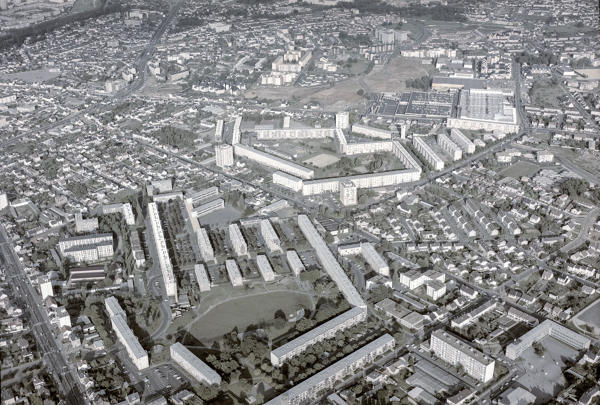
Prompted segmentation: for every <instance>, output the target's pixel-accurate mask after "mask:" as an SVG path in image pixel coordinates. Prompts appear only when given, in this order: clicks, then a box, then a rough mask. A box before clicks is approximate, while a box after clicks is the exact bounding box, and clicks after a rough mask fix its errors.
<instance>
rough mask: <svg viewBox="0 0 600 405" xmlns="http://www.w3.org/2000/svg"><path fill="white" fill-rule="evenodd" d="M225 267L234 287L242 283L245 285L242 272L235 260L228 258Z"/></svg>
mask: <svg viewBox="0 0 600 405" xmlns="http://www.w3.org/2000/svg"><path fill="white" fill-rule="evenodd" d="M225 269H226V270H227V275H228V276H229V281H231V285H233V286H234V287H241V286H242V285H244V279H243V278H242V273H241V272H240V268H239V267H238V265H237V263H236V262H235V260H233V259H228V260H226V261H225Z"/></svg>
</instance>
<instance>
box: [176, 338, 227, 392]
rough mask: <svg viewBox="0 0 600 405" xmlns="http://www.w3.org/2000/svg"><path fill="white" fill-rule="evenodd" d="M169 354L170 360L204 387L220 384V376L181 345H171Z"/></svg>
mask: <svg viewBox="0 0 600 405" xmlns="http://www.w3.org/2000/svg"><path fill="white" fill-rule="evenodd" d="M170 352H171V359H173V361H174V362H175V363H176V364H177V365H178V366H180V367H181V368H182V369H184V370H185V371H186V372H187V373H188V374H190V375H191V376H192V377H194V378H195V379H196V380H197V381H199V382H201V383H203V384H206V385H219V384H221V376H220V375H219V374H217V372H216V371H215V370H213V369H212V368H210V367H209V366H208V365H207V364H206V363H205V362H203V361H202V360H200V359H199V358H198V357H196V356H195V355H194V353H192V352H191V351H189V350H188V349H187V348H186V347H185V346H184V345H182V344H181V343H179V342H177V343H175V344H172V345H171V348H170Z"/></svg>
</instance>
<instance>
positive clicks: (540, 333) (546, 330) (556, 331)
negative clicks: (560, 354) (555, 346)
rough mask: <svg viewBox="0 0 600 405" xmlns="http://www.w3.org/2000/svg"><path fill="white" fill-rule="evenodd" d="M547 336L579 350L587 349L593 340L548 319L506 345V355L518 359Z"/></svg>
mask: <svg viewBox="0 0 600 405" xmlns="http://www.w3.org/2000/svg"><path fill="white" fill-rule="evenodd" d="M546 336H551V337H553V338H554V339H556V340H559V341H561V342H563V343H565V344H567V345H569V346H571V347H574V348H575V349H577V350H587V349H589V347H590V343H591V340H590V339H589V338H588V337H586V336H584V335H581V334H579V333H577V332H575V331H573V330H571V329H569V328H567V327H565V326H562V325H560V324H558V323H556V322H553V321H551V320H549V319H546V320H545V321H544V322H542V323H540V324H539V325H538V326H536V327H535V328H533V329H531V330H530V331H529V332H527V333H526V334H524V335H523V336H521V337H520V338H518V339H517V340H516V341H515V342H514V343H511V344H509V345H508V346H506V357H508V358H509V359H511V360H515V359H517V358H518V357H519V356H521V354H522V353H523V352H524V351H525V350H527V349H528V348H530V347H531V346H532V345H533V344H534V343H535V342H539V341H540V340H542V339H543V338H545V337H546Z"/></svg>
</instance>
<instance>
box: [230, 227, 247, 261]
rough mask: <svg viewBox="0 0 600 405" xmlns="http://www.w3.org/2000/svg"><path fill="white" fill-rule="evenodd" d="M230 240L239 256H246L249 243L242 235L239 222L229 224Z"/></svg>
mask: <svg viewBox="0 0 600 405" xmlns="http://www.w3.org/2000/svg"><path fill="white" fill-rule="evenodd" d="M229 241H230V242H231V247H232V248H233V251H234V252H235V254H236V255H237V256H245V255H247V254H248V245H247V244H246V240H245V239H244V235H242V231H241V230H240V227H239V226H238V224H229Z"/></svg>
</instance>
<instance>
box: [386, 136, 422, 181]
mask: <svg viewBox="0 0 600 405" xmlns="http://www.w3.org/2000/svg"><path fill="white" fill-rule="evenodd" d="M392 145H393V148H392V153H393V154H394V156H396V157H397V158H398V159H400V161H401V162H402V164H403V165H404V166H405V167H406V168H408V169H413V170H416V171H418V172H419V174H420V173H421V172H422V171H423V169H422V168H421V165H420V164H419V162H418V161H417V159H415V158H414V157H413V155H411V154H410V152H409V151H407V150H406V148H405V147H404V145H402V143H400V141H393V142H392Z"/></svg>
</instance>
